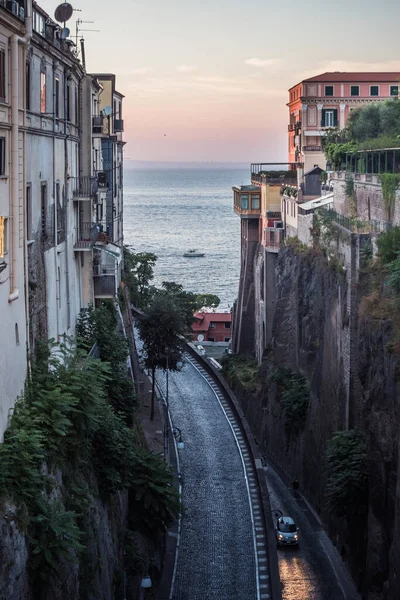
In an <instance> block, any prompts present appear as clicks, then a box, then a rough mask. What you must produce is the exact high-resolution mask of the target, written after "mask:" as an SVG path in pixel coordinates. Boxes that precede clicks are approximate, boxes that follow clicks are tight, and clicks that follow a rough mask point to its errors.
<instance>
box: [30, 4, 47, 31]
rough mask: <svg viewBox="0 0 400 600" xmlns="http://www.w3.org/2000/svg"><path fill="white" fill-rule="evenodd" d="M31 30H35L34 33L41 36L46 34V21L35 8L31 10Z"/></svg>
mask: <svg viewBox="0 0 400 600" xmlns="http://www.w3.org/2000/svg"><path fill="white" fill-rule="evenodd" d="M33 31H36V33H39V35H43V36H44V35H45V34H46V22H45V20H44V17H42V15H40V14H39V13H38V12H36V11H35V10H34V11H33Z"/></svg>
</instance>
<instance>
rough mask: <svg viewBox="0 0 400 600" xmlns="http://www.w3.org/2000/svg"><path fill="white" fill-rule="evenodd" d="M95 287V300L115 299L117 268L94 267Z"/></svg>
mask: <svg viewBox="0 0 400 600" xmlns="http://www.w3.org/2000/svg"><path fill="white" fill-rule="evenodd" d="M93 287H94V297H95V298H114V297H115V295H116V293H117V278H116V272H115V267H104V266H102V265H95V266H94V267H93Z"/></svg>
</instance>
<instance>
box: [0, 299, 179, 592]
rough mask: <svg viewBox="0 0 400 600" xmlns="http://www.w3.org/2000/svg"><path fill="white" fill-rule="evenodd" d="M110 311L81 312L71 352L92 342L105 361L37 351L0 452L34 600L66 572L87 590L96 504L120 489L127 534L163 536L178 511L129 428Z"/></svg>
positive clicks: (3, 493) (165, 478) (129, 404)
mask: <svg viewBox="0 0 400 600" xmlns="http://www.w3.org/2000/svg"><path fill="white" fill-rule="evenodd" d="M113 310H114V311H115V309H114V308H113V306H112V305H109V306H103V307H101V308H100V309H95V310H93V309H91V310H90V311H89V313H87V314H86V315H85V317H84V318H83V320H82V322H81V327H80V332H81V333H82V332H83V330H85V335H83V336H82V340H81V344H85V343H86V344H88V343H89V340H90V343H91V341H93V340H94V339H96V340H98V342H99V347H100V352H104V353H106V354H107V358H109V359H110V361H109V362H106V361H103V360H96V359H92V358H90V357H88V355H87V353H86V351H85V350H82V349H79V348H78V349H77V348H76V347H75V345H74V343H73V340H66V341H65V343H64V344H55V343H51V344H50V345H49V346H47V345H46V344H40V343H39V344H38V352H37V356H36V359H35V361H34V363H33V365H32V370H31V374H30V377H29V380H28V381H27V385H26V390H25V393H24V395H23V397H22V398H20V399H19V400H18V402H17V403H16V405H15V408H14V411H13V415H12V419H11V423H10V426H9V428H8V429H7V431H6V433H5V438H4V443H3V444H2V445H0V498H1V505H2V509H3V512H4V511H5V510H6V511H8V512H9V511H10V510H11V511H12V512H13V513H14V514H15V516H14V518H15V519H16V520H17V522H18V525H19V528H20V530H21V531H23V532H25V534H26V538H27V541H28V547H29V566H30V573H31V578H32V589H33V590H36V592H37V594H36V596H37V597H45V595H46V593H49V594H51V590H52V588H53V587H54V586H56V585H59V582H60V572H61V571H64V572H65V574H67V573H68V572H69V570H70V569H71V568H73V565H74V564H75V565H76V566H77V567H76V568H78V569H79V577H80V580H81V588H82V589H84V588H85V589H86V588H87V587H88V586H90V577H91V573H92V567H90V557H89V556H88V549H87V539H88V535H89V534H88V532H89V530H90V527H91V526H90V519H91V514H92V510H93V506H94V503H95V502H96V499H99V498H102V500H103V501H108V499H110V498H111V496H112V495H113V494H115V493H116V492H118V491H124V490H126V491H127V492H128V493H129V497H130V503H131V505H132V519H131V522H130V527H131V528H132V529H134V530H136V531H142V532H144V533H145V534H146V535H154V534H156V533H157V532H158V531H164V529H165V527H167V526H168V525H169V524H170V523H171V521H172V520H173V518H174V517H175V516H176V514H177V512H178V510H179V503H178V499H177V496H176V493H175V491H174V489H173V487H172V486H171V481H172V475H171V473H170V472H169V470H168V468H167V467H166V466H165V464H164V462H163V461H162V459H161V458H160V457H158V456H156V455H154V454H151V453H150V452H149V451H147V450H146V449H145V448H143V447H142V446H141V444H140V443H138V440H137V439H136V437H135V434H134V433H133V430H132V428H131V427H130V424H131V422H132V419H133V411H134V395H133V390H132V388H131V385H129V384H127V380H128V378H127V372H126V348H125V346H124V340H123V338H122V336H121V335H119V334H118V332H117V334H115V331H116V329H115V323H116V315H115V313H114V314H113ZM97 336H98V337H97ZM121 347H122V350H121ZM106 351H107V352H106ZM124 361H125V365H124V367H122V364H123V362H124ZM113 371H114V372H113ZM120 379H121V381H122V384H121V386H122V387H120V388H119V389H118V390H117V392H116V391H115V390H114V389H112V385H111V382H114V384H115V385H116V386H118V385H119V384H120V383H121V382H120V381H119V380H120ZM123 390H125V391H126V392H127V394H126V396H125V393H124V391H123ZM122 400H123V401H122ZM36 592H35V593H36ZM46 597H47V596H46ZM82 597H84V596H82Z"/></svg>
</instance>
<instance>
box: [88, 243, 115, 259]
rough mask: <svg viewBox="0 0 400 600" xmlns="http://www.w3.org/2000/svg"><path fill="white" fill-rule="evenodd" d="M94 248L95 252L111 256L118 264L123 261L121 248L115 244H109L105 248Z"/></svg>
mask: <svg viewBox="0 0 400 600" xmlns="http://www.w3.org/2000/svg"><path fill="white" fill-rule="evenodd" d="M94 248H95V250H101V252H105V253H106V254H110V255H111V256H112V257H113V258H114V259H115V258H116V259H117V260H118V262H119V261H120V260H121V248H120V247H119V246H117V244H114V243H113V242H108V244H106V245H104V246H95V247H94Z"/></svg>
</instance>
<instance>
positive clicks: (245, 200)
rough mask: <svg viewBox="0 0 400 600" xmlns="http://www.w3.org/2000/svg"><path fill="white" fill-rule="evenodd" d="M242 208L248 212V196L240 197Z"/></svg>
mask: <svg viewBox="0 0 400 600" xmlns="http://www.w3.org/2000/svg"><path fill="white" fill-rule="evenodd" d="M240 206H241V208H243V209H244V210H247V209H248V208H249V196H248V195H247V194H242V195H241V196H240Z"/></svg>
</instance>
